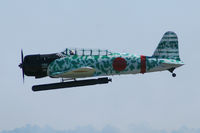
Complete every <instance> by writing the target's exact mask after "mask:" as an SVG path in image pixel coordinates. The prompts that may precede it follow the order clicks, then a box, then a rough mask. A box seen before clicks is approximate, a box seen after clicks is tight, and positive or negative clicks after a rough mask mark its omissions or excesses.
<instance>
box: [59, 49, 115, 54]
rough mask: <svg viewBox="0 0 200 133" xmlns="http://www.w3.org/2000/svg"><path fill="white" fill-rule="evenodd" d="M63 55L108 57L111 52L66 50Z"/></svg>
mask: <svg viewBox="0 0 200 133" xmlns="http://www.w3.org/2000/svg"><path fill="white" fill-rule="evenodd" d="M61 53H62V54H64V55H90V56H91V55H110V54H112V52H110V51H108V50H100V49H77V48H72V49H69V48H66V49H65V50H64V51H63V52H61Z"/></svg>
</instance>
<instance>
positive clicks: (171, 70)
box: [169, 68, 176, 77]
mask: <svg viewBox="0 0 200 133" xmlns="http://www.w3.org/2000/svg"><path fill="white" fill-rule="evenodd" d="M174 70H175V68H170V69H169V71H170V72H171V73H172V77H176V73H173V72H174Z"/></svg>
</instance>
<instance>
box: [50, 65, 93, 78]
mask: <svg viewBox="0 0 200 133" xmlns="http://www.w3.org/2000/svg"><path fill="white" fill-rule="evenodd" d="M94 73H95V69H94V68H92V67H82V68H78V69H74V70H72V71H67V72H56V73H52V75H50V77H54V78H84V77H91V76H93V75H94Z"/></svg>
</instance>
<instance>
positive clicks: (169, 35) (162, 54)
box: [152, 31, 180, 61]
mask: <svg viewBox="0 0 200 133" xmlns="http://www.w3.org/2000/svg"><path fill="white" fill-rule="evenodd" d="M152 57H155V58H163V59H174V60H179V61H180V57H179V50H178V37H177V35H176V33H174V32H172V31H168V32H166V33H165V34H164V35H163V37H162V39H161V41H160V43H159V44H158V46H157V48H156V50H155V51H154V54H153V56H152Z"/></svg>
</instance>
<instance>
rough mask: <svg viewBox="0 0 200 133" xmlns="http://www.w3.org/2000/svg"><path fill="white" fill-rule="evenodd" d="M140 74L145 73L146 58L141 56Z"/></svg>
mask: <svg viewBox="0 0 200 133" xmlns="http://www.w3.org/2000/svg"><path fill="white" fill-rule="evenodd" d="M140 58H141V71H140V72H141V73H142V74H144V73H145V72H146V56H144V55H141V56H140Z"/></svg>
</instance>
